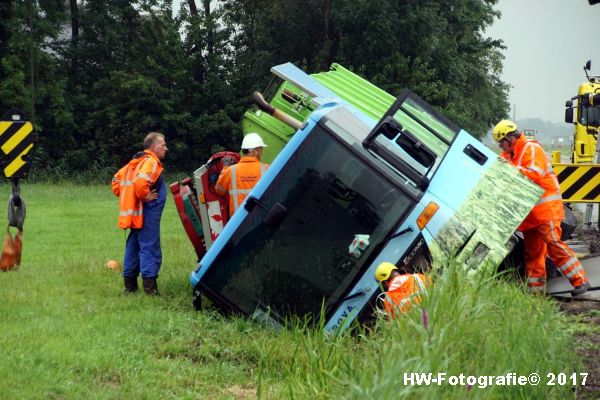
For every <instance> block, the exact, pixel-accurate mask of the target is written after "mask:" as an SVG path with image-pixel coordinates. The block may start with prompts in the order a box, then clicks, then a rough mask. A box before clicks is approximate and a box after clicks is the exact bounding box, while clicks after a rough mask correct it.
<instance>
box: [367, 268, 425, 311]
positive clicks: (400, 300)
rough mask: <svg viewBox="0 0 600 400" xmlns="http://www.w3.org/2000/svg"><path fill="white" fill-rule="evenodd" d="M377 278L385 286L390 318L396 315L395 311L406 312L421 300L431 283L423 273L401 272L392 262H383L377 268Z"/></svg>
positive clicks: (387, 309) (383, 295) (385, 298)
mask: <svg viewBox="0 0 600 400" xmlns="http://www.w3.org/2000/svg"><path fill="white" fill-rule="evenodd" d="M375 279H376V280H377V281H378V282H379V283H380V284H381V285H382V286H383V291H384V293H382V297H383V306H384V309H385V311H386V314H387V316H388V318H394V317H395V313H394V312H395V311H398V312H400V313H402V314H404V313H405V312H406V311H408V309H409V308H410V307H411V306H412V305H413V304H419V303H420V302H421V297H420V296H421V295H422V294H424V293H425V290H426V288H427V286H428V285H429V280H428V278H426V277H425V275H423V274H411V273H408V272H406V271H403V273H401V272H400V270H399V269H398V267H396V266H395V265H394V264H392V263H390V262H382V263H381V264H379V266H378V267H377V269H376V270H375Z"/></svg>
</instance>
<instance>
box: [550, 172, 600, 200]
mask: <svg viewBox="0 0 600 400" xmlns="http://www.w3.org/2000/svg"><path fill="white" fill-rule="evenodd" d="M552 168H553V169H554V173H555V174H556V176H557V177H558V182H559V183H560V192H561V193H562V197H563V201H564V202H567V203H569V202H571V203H599V202H600V165H598V164H588V165H582V164H554V165H553V166H552Z"/></svg>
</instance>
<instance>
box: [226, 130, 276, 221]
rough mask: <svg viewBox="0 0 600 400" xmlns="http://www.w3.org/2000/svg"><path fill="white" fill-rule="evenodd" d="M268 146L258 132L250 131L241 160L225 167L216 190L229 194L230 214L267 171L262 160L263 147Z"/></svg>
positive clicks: (246, 137) (243, 144) (243, 146)
mask: <svg viewBox="0 0 600 400" xmlns="http://www.w3.org/2000/svg"><path fill="white" fill-rule="evenodd" d="M265 147H267V145H266V144H265V142H263V140H262V138H261V137H260V136H259V135H258V133H249V134H247V135H246V136H244V140H243V141H242V158H241V159H240V162H239V163H237V164H235V165H231V166H228V167H226V168H223V171H221V175H220V176H219V180H218V181H217V184H216V185H215V190H216V192H217V193H218V194H219V195H220V196H226V195H227V194H229V216H231V215H233V213H234V212H235V211H236V210H237V209H238V208H239V206H240V205H241V204H242V203H243V202H244V200H245V199H246V197H247V196H248V193H250V191H251V190H252V188H253V187H254V185H256V183H257V182H258V180H259V179H260V177H261V176H262V175H263V174H264V173H265V171H266V170H267V168H269V165H268V164H265V163H262V162H260V156H261V155H262V152H263V148H265Z"/></svg>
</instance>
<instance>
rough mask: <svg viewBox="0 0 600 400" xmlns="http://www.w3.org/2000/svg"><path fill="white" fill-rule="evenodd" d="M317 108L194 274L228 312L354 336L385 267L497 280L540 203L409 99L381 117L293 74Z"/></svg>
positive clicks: (483, 151) (288, 76)
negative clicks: (455, 269)
mask: <svg viewBox="0 0 600 400" xmlns="http://www.w3.org/2000/svg"><path fill="white" fill-rule="evenodd" d="M274 72H275V73H276V74H277V75H278V76H280V77H282V78H283V79H284V80H285V82H286V83H287V84H292V85H294V87H295V88H297V89H299V90H300V91H301V92H302V93H303V95H304V99H308V102H310V104H312V105H313V107H314V110H313V111H312V112H311V113H310V114H309V115H308V116H307V118H306V119H305V120H304V121H303V124H302V127H301V128H300V129H298V130H297V131H296V132H295V134H293V136H292V137H291V139H290V140H289V142H288V143H287V144H286V145H285V147H283V149H282V150H281V151H280V152H279V154H278V155H277V156H276V158H275V159H274V160H273V162H272V164H271V166H270V168H269V169H268V171H267V172H266V174H265V175H264V176H263V177H262V178H261V180H260V181H259V182H258V184H257V185H256V186H255V187H254V189H253V190H252V192H251V193H250V195H249V196H248V198H247V199H246V200H245V202H244V204H243V206H242V207H240V209H239V210H238V211H237V212H236V213H235V214H234V215H233V216H232V218H231V219H230V220H229V222H228V224H227V225H226V226H225V228H224V229H223V231H222V232H221V234H220V236H219V237H218V238H217V239H216V241H215V242H214V243H213V244H212V246H211V247H210V249H208V251H207V253H206V254H205V255H204V257H203V258H202V259H201V260H200V262H199V263H198V265H197V267H196V268H195V269H194V271H193V272H192V274H191V278H190V282H191V285H192V287H193V288H194V293H195V296H196V299H197V300H199V296H200V294H202V295H204V296H205V297H207V298H209V299H210V300H211V301H212V302H213V303H214V304H215V305H217V306H218V307H219V308H221V309H223V310H225V311H229V312H235V313H241V314H244V315H247V316H249V317H252V318H254V319H257V320H263V321H270V322H272V323H284V322H285V321H286V319H288V318H289V317H290V316H295V317H298V318H300V319H303V320H309V321H312V322H314V323H318V322H319V321H320V319H321V318H324V319H325V321H321V322H322V323H324V326H325V329H326V330H327V331H330V332H333V331H338V330H342V329H345V328H346V327H348V326H349V324H350V323H352V322H353V321H355V320H358V321H359V322H360V321H364V320H366V319H368V318H370V317H371V316H373V311H374V308H375V307H376V306H377V304H376V303H377V297H378V295H379V294H380V293H381V292H380V288H379V285H378V283H377V281H376V280H375V278H374V272H375V269H376V268H377V266H378V265H379V264H380V263H381V262H383V261H387V262H391V263H394V264H396V265H398V266H400V265H402V266H405V267H407V268H408V269H410V270H413V271H418V272H427V271H429V270H430V269H431V268H435V267H441V266H443V265H444V264H445V263H447V261H448V260H449V259H453V260H455V262H457V263H459V264H460V265H463V266H464V268H465V269H467V270H468V271H469V273H470V274H482V273H491V272H493V271H495V269H496V268H497V266H498V265H499V264H500V263H501V262H502V260H504V258H505V257H506V255H507V254H508V252H509V251H510V250H511V246H512V243H513V233H514V231H515V229H516V228H517V226H518V225H519V224H520V222H521V221H522V220H523V219H524V218H525V216H526V215H527V214H528V212H529V210H530V209H531V208H532V207H533V205H534V204H535V203H536V201H537V200H538V199H539V196H540V195H541V190H540V189H539V188H538V187H537V186H536V185H534V184H532V183H530V182H529V181H527V180H526V179H525V178H523V177H522V176H521V175H520V174H519V173H518V171H517V170H516V169H515V168H513V167H511V166H510V165H508V164H507V163H504V162H501V161H498V159H497V155H496V154H495V153H494V152H492V151H491V150H489V149H488V148H487V147H486V146H485V145H483V144H482V143H481V142H479V141H478V140H477V139H475V138H474V137H472V136H471V135H470V134H469V133H467V132H466V131H464V130H463V129H461V128H460V127H458V126H457V125H456V124H454V123H453V122H452V121H450V120H449V119H447V118H446V117H445V116H443V115H442V114H441V113H439V112H438V111H436V110H435V109H434V108H433V107H431V106H430V105H428V104H427V103H426V102H424V101H423V100H421V99H420V98H419V97H418V96H417V95H416V94H414V93H412V92H410V91H409V90H403V91H402V93H401V94H400V95H399V96H398V97H397V98H396V100H395V102H394V103H393V104H392V105H391V107H389V109H388V110H387V112H386V113H385V114H384V115H383V116H382V117H381V118H380V119H378V120H376V119H374V118H373V117H372V116H370V115H368V114H367V113H365V112H363V111H362V110H361V109H359V108H358V107H356V106H355V105H353V104H352V103H351V102H349V101H347V100H345V99H344V98H343V97H340V96H339V93H336V92H335V90H332V89H331V87H327V86H326V85H324V84H323V83H321V82H319V81H318V80H316V79H314V78H313V77H312V76H310V75H307V74H306V73H304V72H303V71H301V70H300V69H298V68H296V67H295V66H293V65H292V64H283V65H281V66H277V67H275V68H274Z"/></svg>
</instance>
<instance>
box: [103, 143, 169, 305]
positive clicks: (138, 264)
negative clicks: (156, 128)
mask: <svg viewBox="0 0 600 400" xmlns="http://www.w3.org/2000/svg"><path fill="white" fill-rule="evenodd" d="M167 150H168V149H167V143H166V142H165V136H164V135H163V134H162V133H158V132H150V133H148V135H147V136H146V138H145V139H144V151H141V152H138V153H137V154H135V155H134V156H133V159H132V160H131V161H130V162H129V163H128V164H127V165H126V166H124V167H123V168H121V169H120V170H119V172H117V173H116V174H115V176H114V178H113V180H112V190H113V192H114V193H115V195H117V196H119V209H120V212H119V221H118V226H119V228H122V229H130V233H129V236H128V237H127V244H126V246H125V260H124V262H123V280H124V282H125V293H133V292H136V291H137V290H138V283H137V277H138V275H139V274H140V272H141V274H142V285H143V288H144V292H146V293H147V294H149V295H157V294H158V289H157V284H156V279H157V278H158V272H159V271H160V265H161V263H162V251H161V248H160V218H161V216H162V212H163V209H164V207H165V201H166V199H167V188H166V185H165V179H164V177H163V174H162V172H163V165H162V162H161V160H163V159H164V158H165V155H166V154H167Z"/></svg>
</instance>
